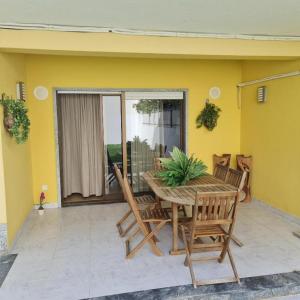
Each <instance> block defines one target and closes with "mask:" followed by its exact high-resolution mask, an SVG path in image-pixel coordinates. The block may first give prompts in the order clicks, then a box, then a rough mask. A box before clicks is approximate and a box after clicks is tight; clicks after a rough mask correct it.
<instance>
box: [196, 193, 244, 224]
mask: <svg viewBox="0 0 300 300" xmlns="http://www.w3.org/2000/svg"><path fill="white" fill-rule="evenodd" d="M238 195H239V192H238V191H231V192H220V193H204V194H203V193H199V192H198V193H197V194H196V200H195V207H194V210H193V221H192V226H197V225H217V224H219V225H222V224H223V225H232V224H233V223H234V220H235V215H236V207H237V204H238Z"/></svg>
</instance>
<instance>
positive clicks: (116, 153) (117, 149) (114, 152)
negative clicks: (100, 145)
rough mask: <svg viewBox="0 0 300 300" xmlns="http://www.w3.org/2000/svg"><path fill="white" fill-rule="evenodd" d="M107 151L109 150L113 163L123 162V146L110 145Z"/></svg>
mask: <svg viewBox="0 0 300 300" xmlns="http://www.w3.org/2000/svg"><path fill="white" fill-rule="evenodd" d="M107 150H108V152H109V155H110V158H111V160H112V161H113V162H121V161H122V145H121V144H108V145H107Z"/></svg>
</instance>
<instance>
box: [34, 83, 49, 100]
mask: <svg viewBox="0 0 300 300" xmlns="http://www.w3.org/2000/svg"><path fill="white" fill-rule="evenodd" d="M33 95H34V97H35V98H36V99H38V100H46V99H47V98H48V95H49V93H48V90H47V88H45V87H44V86H37V87H36V88H35V89H34V90H33Z"/></svg>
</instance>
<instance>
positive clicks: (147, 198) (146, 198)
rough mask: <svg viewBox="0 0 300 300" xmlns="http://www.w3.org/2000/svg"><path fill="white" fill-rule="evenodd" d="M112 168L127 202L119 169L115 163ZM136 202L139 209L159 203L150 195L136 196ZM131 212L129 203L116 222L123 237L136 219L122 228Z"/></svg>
mask: <svg viewBox="0 0 300 300" xmlns="http://www.w3.org/2000/svg"><path fill="white" fill-rule="evenodd" d="M114 169H115V173H116V175H117V179H118V182H119V184H120V186H121V189H122V192H123V195H124V198H125V200H126V201H127V202H128V200H127V198H126V194H125V189H124V181H123V177H122V174H121V171H120V169H119V168H118V166H117V165H116V164H114ZM136 202H137V203H138V205H139V209H146V208H147V207H152V208H154V207H155V206H156V205H160V203H159V202H157V201H156V200H155V199H154V198H153V197H152V196H151V195H143V196H138V197H136ZM131 214H132V209H131V207H130V205H129V210H128V211H127V212H126V214H125V215H124V216H123V217H122V218H121V219H120V220H119V221H118V222H117V224H116V225H117V228H118V231H119V234H120V236H121V237H124V236H125V235H126V234H127V233H128V231H129V230H130V229H131V228H132V227H133V226H134V225H135V224H136V219H134V221H132V222H131V223H130V224H129V225H128V226H127V227H125V228H123V227H124V223H126V221H127V219H128V218H129V216H130V215H131Z"/></svg>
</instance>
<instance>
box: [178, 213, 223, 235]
mask: <svg viewBox="0 0 300 300" xmlns="http://www.w3.org/2000/svg"><path fill="white" fill-rule="evenodd" d="M191 222H192V220H191V218H190V219H189V218H185V219H183V220H182V221H181V222H180V223H181V225H184V228H185V231H186V233H187V234H188V235H189V234H190V231H191V226H192V223H191ZM224 235H227V232H226V231H225V230H224V229H223V227H222V226H221V225H199V226H195V237H196V238H198V237H209V236H224Z"/></svg>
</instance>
